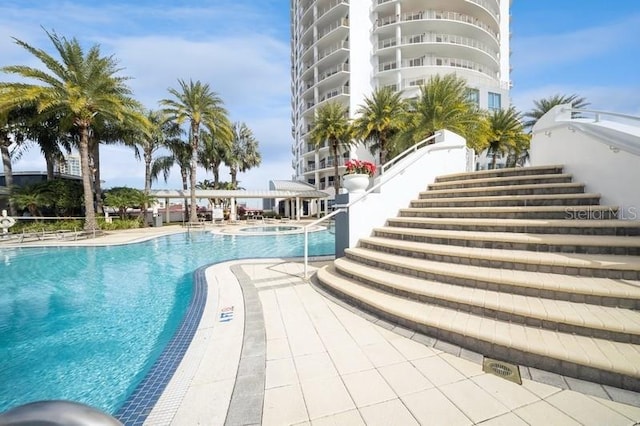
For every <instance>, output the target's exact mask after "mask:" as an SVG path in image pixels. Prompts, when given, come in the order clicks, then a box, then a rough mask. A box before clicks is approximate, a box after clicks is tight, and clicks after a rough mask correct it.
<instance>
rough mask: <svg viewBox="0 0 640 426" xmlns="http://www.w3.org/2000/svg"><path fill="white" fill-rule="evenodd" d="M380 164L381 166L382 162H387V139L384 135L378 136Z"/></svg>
mask: <svg viewBox="0 0 640 426" xmlns="http://www.w3.org/2000/svg"><path fill="white" fill-rule="evenodd" d="M379 143H380V147H379V148H380V166H381V167H382V166H383V165H384V163H386V162H387V141H386V138H385V137H384V136H380V140H379Z"/></svg>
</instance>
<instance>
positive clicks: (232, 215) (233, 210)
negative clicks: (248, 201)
mask: <svg viewBox="0 0 640 426" xmlns="http://www.w3.org/2000/svg"><path fill="white" fill-rule="evenodd" d="M229 204H231V205H230V206H229V207H230V208H231V211H230V212H229V220H236V199H235V198H234V197H231V200H230V202H229Z"/></svg>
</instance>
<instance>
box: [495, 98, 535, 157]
mask: <svg viewBox="0 0 640 426" xmlns="http://www.w3.org/2000/svg"><path fill="white" fill-rule="evenodd" d="M487 123H488V125H489V137H488V142H489V144H488V153H489V154H491V155H492V156H493V158H492V160H491V168H492V169H495V167H496V160H497V157H498V155H504V154H506V153H508V152H517V153H519V152H521V151H522V150H523V149H527V148H528V147H529V135H528V134H526V133H525V131H524V128H523V126H522V119H521V114H520V113H519V112H517V111H516V109H515V107H513V106H511V107H509V108H508V109H498V110H494V111H492V112H491V113H489V115H488V116H487Z"/></svg>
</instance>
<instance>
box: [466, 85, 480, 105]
mask: <svg viewBox="0 0 640 426" xmlns="http://www.w3.org/2000/svg"><path fill="white" fill-rule="evenodd" d="M467 98H468V99H469V101H471V102H473V104H474V105H475V106H477V107H480V91H479V90H478V89H467Z"/></svg>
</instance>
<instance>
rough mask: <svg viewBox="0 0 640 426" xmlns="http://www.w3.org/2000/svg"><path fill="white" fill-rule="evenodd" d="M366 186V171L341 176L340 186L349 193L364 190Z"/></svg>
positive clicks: (367, 179)
mask: <svg viewBox="0 0 640 426" xmlns="http://www.w3.org/2000/svg"><path fill="white" fill-rule="evenodd" d="M368 186H369V175H368V174H366V173H362V174H351V175H344V177H343V178H342V187H343V188H345V189H346V190H347V191H349V193H350V194H358V193H362V192H365V191H366V190H367V187H368Z"/></svg>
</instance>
